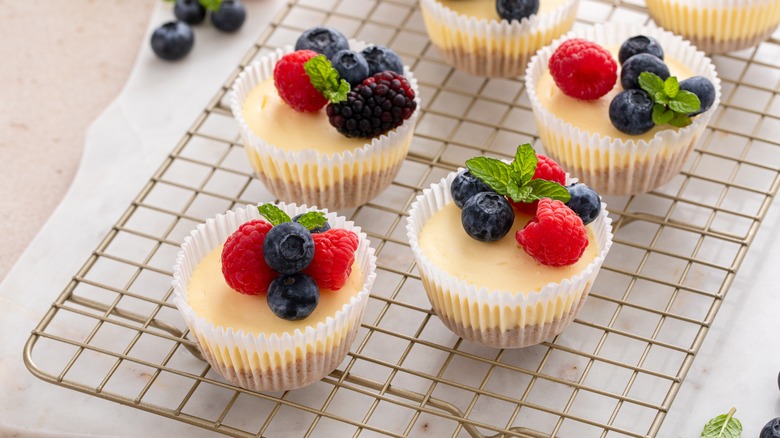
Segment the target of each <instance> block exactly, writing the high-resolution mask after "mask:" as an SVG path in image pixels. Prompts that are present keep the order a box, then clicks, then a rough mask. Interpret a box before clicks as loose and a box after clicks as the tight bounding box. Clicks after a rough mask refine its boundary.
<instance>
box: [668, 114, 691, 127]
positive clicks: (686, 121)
mask: <svg viewBox="0 0 780 438" xmlns="http://www.w3.org/2000/svg"><path fill="white" fill-rule="evenodd" d="M669 124H670V125H672V126H676V127H678V128H682V127H685V126H688V125H690V124H691V118H690V117H688V115H687V114H685V113H674V117H672V120H669Z"/></svg>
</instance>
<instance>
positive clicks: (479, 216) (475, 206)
mask: <svg viewBox="0 0 780 438" xmlns="http://www.w3.org/2000/svg"><path fill="white" fill-rule="evenodd" d="M514 220H515V212H514V211H513V210H512V206H511V205H509V201H507V200H506V198H505V197H503V196H501V195H499V194H498V193H495V192H481V193H477V194H476V195H474V196H472V197H471V198H469V199H468V201H466V203H465V204H464V205H463V211H461V213H460V221H461V223H462V224H463V229H464V230H465V231H466V234H468V235H469V236H471V237H472V238H473V239H476V240H479V241H481V242H494V241H496V240H499V239H501V238H502V237H504V236H506V234H507V233H508V232H509V230H510V229H511V228H512V223H513V222H514Z"/></svg>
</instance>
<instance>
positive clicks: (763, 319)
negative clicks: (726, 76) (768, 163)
mask: <svg viewBox="0 0 780 438" xmlns="http://www.w3.org/2000/svg"><path fill="white" fill-rule="evenodd" d="M282 4H284V1H283V0H263V1H262V2H261V1H257V2H249V3H247V5H248V6H249V8H250V11H249V21H248V22H247V23H246V25H245V26H244V29H243V30H242V31H241V33H239V34H238V35H232V36H225V35H221V34H218V33H216V32H215V31H213V30H212V29H209V28H207V27H204V28H199V29H198V33H197V36H196V38H197V39H198V40H197V43H196V46H195V50H194V51H193V52H192V53H191V54H190V55H189V57H188V59H187V61H186V62H182V63H174V64H168V63H162V62H159V61H157V60H156V59H155V58H154V57H153V55H152V54H151V53H150V50H149V48H148V47H144V48H143V50H142V51H141V53H140V55H139V59H138V61H137V65H136V67H135V69H134V71H133V74H132V75H131V78H130V79H129V81H128V83H127V85H126V87H125V89H124V91H123V93H122V95H121V96H120V97H119V98H118V99H117V100H116V101H115V102H114V103H113V104H112V105H111V106H110V107H109V108H108V109H107V110H106V112H105V113H104V114H103V115H102V116H101V117H100V118H99V119H98V120H96V122H95V123H94V124H93V126H92V127H91V129H90V131H89V133H88V135H87V144H86V147H85V152H84V157H83V161H82V165H81V167H80V171H79V174H78V176H77V177H76V180H75V181H74V183H73V186H72V187H71V189H70V191H69V193H68V195H67V197H66V198H65V200H64V201H63V203H62V204H61V205H60V206H59V208H58V209H57V211H56V212H55V213H54V214H53V215H52V217H51V219H50V221H49V222H48V223H47V225H46V226H45V227H44V228H43V230H42V231H41V233H40V234H39V235H38V236H37V238H36V239H35V241H34V242H33V243H32V244H31V245H30V247H29V248H28V249H27V251H26V252H25V254H24V255H23V256H22V257H21V259H20V260H19V262H18V263H17V265H16V266H15V267H14V269H13V270H12V271H11V273H10V274H9V275H8V277H7V278H6V279H5V281H4V282H3V283H2V284H1V285H0V306H2V308H3V309H4V312H3V313H2V317H0V328H1V329H2V330H1V331H0V332H2V333H3V335H2V342H1V343H0V358H1V359H2V360H0V382H2V385H3V388H4V391H5V394H4V396H3V397H2V398H0V435H11V434H13V433H15V432H16V433H19V434H20V435H24V436H31V435H35V434H39V435H57V436H62V435H66V434H70V435H75V436H85V435H99V436H100V435H112V436H182V435H187V436H201V435H203V436H206V435H209V433H207V432H205V431H203V430H201V429H198V428H195V427H191V426H188V425H185V424H183V423H180V422H176V421H171V420H168V419H165V418H162V417H158V416H155V415H152V414H148V413H145V412H142V411H139V410H136V409H131V408H128V407H124V406H120V405H118V404H114V403H111V402H108V401H104V400H101V399H98V398H96V397H92V396H88V395H83V394H80V393H77V392H75V391H71V390H67V389H64V388H60V387H58V386H55V385H51V384H48V383H44V382H42V381H40V380H38V379H36V378H35V377H33V376H32V375H31V374H30V373H29V372H28V371H27V370H26V369H25V367H24V364H23V363H22V354H21V353H22V347H23V345H24V342H25V341H26V339H27V337H28V335H29V332H30V330H31V329H32V328H33V327H34V326H35V324H37V323H38V321H39V320H40V318H41V316H42V315H43V314H44V313H45V311H46V309H48V307H49V305H50V303H51V302H52V300H54V298H55V297H56V296H57V295H58V294H59V293H60V291H61V289H62V287H63V286H64V285H65V284H67V283H68V281H69V280H70V278H71V276H72V275H73V273H74V272H75V271H76V270H77V269H78V268H79V267H80V266H81V265H82V263H83V262H84V260H86V258H87V257H88V256H89V254H90V253H91V251H92V250H93V249H94V247H95V246H96V245H97V243H98V242H99V241H100V240H101V239H102V237H103V236H104V235H105V234H106V232H107V231H108V230H109V229H110V227H111V225H112V224H113V223H114V222H115V221H116V220H117V218H118V217H119V216H120V214H121V213H122V212H123V211H124V210H125V208H126V207H127V205H128V204H129V202H130V201H131V200H132V199H133V198H134V197H135V195H136V194H137V193H138V190H139V189H140V188H141V187H142V186H143V184H145V182H146V181H147V180H148V178H149V176H150V175H151V174H152V173H153V172H154V170H156V169H157V167H158V166H159V164H160V162H161V161H162V160H163V158H164V157H165V155H166V154H167V153H168V152H169V151H170V150H171V148H172V147H173V145H175V144H176V142H177V141H178V140H179V139H180V138H181V135H182V133H183V132H185V130H186V129H187V128H188V127H189V126H190V125H191V123H192V121H193V120H194V119H195V117H196V116H197V114H198V113H199V112H200V111H201V108H202V107H203V106H204V105H205V104H206V103H207V102H208V100H209V99H210V98H211V97H212V96H213V94H214V91H215V90H216V89H217V87H218V86H219V85H221V84H222V82H223V81H224V78H225V77H227V75H228V74H229V72H230V71H231V70H232V69H233V67H234V65H235V63H236V60H237V59H239V58H240V57H241V56H242V55H243V53H244V52H245V51H246V49H247V48H248V47H249V46H250V45H251V44H252V42H254V41H255V40H256V39H257V38H258V37H259V36H260V34H261V32H262V30H263V29H264V27H265V26H266V25H267V23H268V21H270V19H271V18H272V17H273V13H272V12H270V11H271V10H275V9H277V8H278V7H280V6H281V5H282ZM169 14H170V12H169V11H168V10H167V9H166V7H165V6H160V7H159V8H158V11H157V17H156V19H154V20H152V23H159V22H162V21H164V20H165V19H167V17H169ZM150 31H151V29H150ZM174 78H175V79H174ZM182 78H186V80H183V79H182ZM96 186H99V187H100V190H99V191H98V190H95V187H96ZM106 193H111V196H106V195H105V194H106ZM774 204H775V205H773V207H772V209H771V210H770V212H769V215H768V217H767V219H766V221H765V223H764V226H763V227H762V228H761V230H760V231H759V234H758V236H757V239H756V242H755V244H754V245H753V247H752V248H751V250H750V252H749V253H748V256H747V258H746V259H745V261H744V264H743V267H742V269H741V270H740V272H739V275H738V276H737V278H736V280H735V282H734V284H733V286H732V289H731V292H730V295H729V297H728V299H727V300H726V302H725V303H724V304H723V306H722V308H721V310H720V314H719V315H718V317H717V319H716V322H715V325H714V327H713V328H712V329H711V330H710V333H709V334H708V336H707V339H706V341H705V342H704V345H703V347H702V350H701V352H700V354H699V356H698V357H697V359H696V361H695V362H694V365H693V367H692V369H691V371H690V373H689V375H688V378H687V379H686V381H685V384H684V385H683V386H682V389H681V391H680V393H679V395H678V397H677V399H676V401H675V403H674V405H673V408H672V410H671V413H670V414H669V416H668V418H667V419H666V421H665V423H664V426H663V427H662V429H661V432H660V434H659V436H660V437H692V436H698V434H699V433H700V431H701V427H702V425H703V424H704V423H705V422H706V421H707V420H708V419H709V418H711V417H713V416H715V415H717V414H719V413H723V412H726V411H728V409H729V408H730V407H731V406H736V407H737V409H738V413H737V417H738V418H740V419H741V420H742V422H743V424H744V426H745V434H744V436H745V437H752V436H757V435H758V431H759V430H760V428H761V427H762V426H763V424H764V423H765V422H766V421H768V420H769V419H771V418H773V417H775V416H778V415H780V392H779V391H778V388H777V385H776V379H777V372H778V371H780V349H778V348H777V340H776V339H775V338H776V337H777V333H780V318H778V317H777V311H778V307H779V305H780V290H779V289H780V287H779V286H778V282H777V270H776V268H775V266H776V260H777V259H778V258H780V246H777V245H776V242H777V240H778V233H780V209H779V208H778V204H780V199H777V200H775V202H774ZM118 426H121V427H118Z"/></svg>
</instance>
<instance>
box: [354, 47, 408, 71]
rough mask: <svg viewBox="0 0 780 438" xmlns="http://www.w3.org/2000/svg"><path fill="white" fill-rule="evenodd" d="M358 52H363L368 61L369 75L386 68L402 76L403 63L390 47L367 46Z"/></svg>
mask: <svg viewBox="0 0 780 438" xmlns="http://www.w3.org/2000/svg"><path fill="white" fill-rule="evenodd" d="M360 53H362V54H363V56H364V57H365V58H366V61H367V62H368V75H369V76H374V75H375V74H377V73H382V72H383V71H387V70H390V71H392V72H396V73H398V74H399V75H401V76H403V74H404V63H403V61H401V58H400V57H399V56H398V54H397V53H395V52H394V51H393V50H392V49H388V48H387V47H385V46H368V47H366V48H365V49H363V51H362V52H360Z"/></svg>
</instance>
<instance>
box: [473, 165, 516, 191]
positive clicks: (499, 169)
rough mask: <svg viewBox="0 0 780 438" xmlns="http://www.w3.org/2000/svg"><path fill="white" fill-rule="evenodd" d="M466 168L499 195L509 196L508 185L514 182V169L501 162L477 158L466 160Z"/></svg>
mask: <svg viewBox="0 0 780 438" xmlns="http://www.w3.org/2000/svg"><path fill="white" fill-rule="evenodd" d="M466 167H468V169H469V172H471V174H472V175H474V176H475V177H477V178H479V179H481V180H482V182H484V183H485V184H487V185H488V186H490V188H491V189H493V190H495V191H496V193H498V194H499V195H504V196H506V195H507V184H509V182H510V181H512V176H511V173H512V168H511V167H510V166H509V165H508V164H506V163H504V162H503V161H501V160H497V159H495V158H490V157H475V158H470V159H468V160H466Z"/></svg>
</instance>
